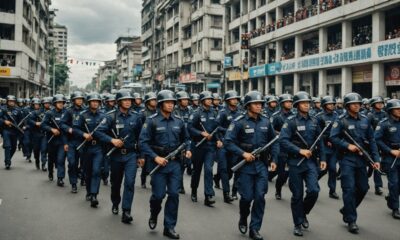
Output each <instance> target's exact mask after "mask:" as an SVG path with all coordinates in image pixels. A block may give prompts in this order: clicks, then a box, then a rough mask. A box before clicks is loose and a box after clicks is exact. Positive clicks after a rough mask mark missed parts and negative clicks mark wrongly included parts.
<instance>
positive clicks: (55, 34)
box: [49, 24, 68, 63]
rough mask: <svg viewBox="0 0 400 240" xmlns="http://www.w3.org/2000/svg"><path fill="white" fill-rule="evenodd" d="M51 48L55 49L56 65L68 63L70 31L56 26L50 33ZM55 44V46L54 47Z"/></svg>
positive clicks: (64, 27)
mask: <svg viewBox="0 0 400 240" xmlns="http://www.w3.org/2000/svg"><path fill="white" fill-rule="evenodd" d="M49 44H50V47H54V50H55V57H56V63H66V62H67V58H68V57H67V49H68V29H67V27H66V26H64V25H59V24H54V25H53V26H52V27H51V28H50V32H49ZM53 44H54V45H53Z"/></svg>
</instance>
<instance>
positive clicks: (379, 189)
mask: <svg viewBox="0 0 400 240" xmlns="http://www.w3.org/2000/svg"><path fill="white" fill-rule="evenodd" d="M382 194H383V192H382V189H381V188H380V187H376V188H375V195H378V196H381V195H382Z"/></svg>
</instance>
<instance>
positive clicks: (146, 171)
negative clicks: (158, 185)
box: [138, 107, 157, 188]
mask: <svg viewBox="0 0 400 240" xmlns="http://www.w3.org/2000/svg"><path fill="white" fill-rule="evenodd" d="M156 112H157V110H150V109H149V108H147V107H146V108H143V109H141V110H140V112H139V113H138V114H139V116H140V117H141V119H142V123H144V122H146V118H148V117H150V116H152V115H154V114H155V113H156ZM150 162H151V159H145V163H144V166H143V168H142V173H141V174H140V180H141V184H142V187H143V188H145V187H146V176H147V175H149V173H150V171H151V169H150V164H149V163H150Z"/></svg>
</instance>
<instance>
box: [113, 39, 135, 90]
mask: <svg viewBox="0 0 400 240" xmlns="http://www.w3.org/2000/svg"><path fill="white" fill-rule="evenodd" d="M115 43H116V44H117V59H116V68H117V75H118V82H116V84H115V85H116V86H122V85H123V84H128V83H131V82H133V81H134V80H136V79H134V77H133V70H134V69H135V67H136V65H141V61H142V60H141V57H142V44H141V39H140V37H119V38H118V39H117V40H116V41H115Z"/></svg>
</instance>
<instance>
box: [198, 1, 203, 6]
mask: <svg viewBox="0 0 400 240" xmlns="http://www.w3.org/2000/svg"><path fill="white" fill-rule="evenodd" d="M202 7H203V0H199V8H202Z"/></svg>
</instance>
